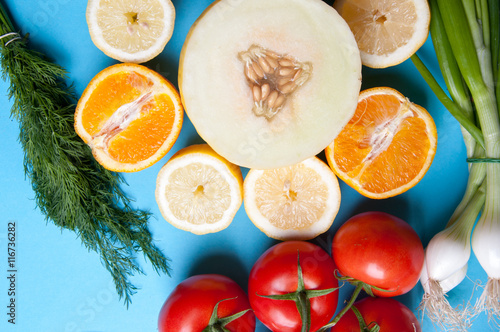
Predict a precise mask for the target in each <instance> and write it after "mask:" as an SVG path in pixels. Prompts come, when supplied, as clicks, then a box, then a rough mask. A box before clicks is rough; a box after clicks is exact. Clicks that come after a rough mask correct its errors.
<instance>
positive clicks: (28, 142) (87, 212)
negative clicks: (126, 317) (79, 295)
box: [0, 4, 170, 307]
mask: <svg viewBox="0 0 500 332" xmlns="http://www.w3.org/2000/svg"><path fill="white" fill-rule="evenodd" d="M14 31H15V29H14V26H13V24H12V22H11V21H10V18H9V17H8V15H7V12H6V11H5V8H4V7H3V6H2V5H1V4H0V35H1V36H2V39H1V41H0V54H1V59H0V62H1V67H2V72H3V78H4V79H8V80H9V81H10V88H9V98H11V99H13V107H12V110H11V116H12V117H14V118H15V119H16V120H17V121H18V122H19V126H20V135H19V142H20V143H21V146H22V148H23V151H24V169H25V173H26V175H27V177H28V178H29V179H30V181H31V184H32V187H33V190H34V192H35V199H36V204H37V206H38V207H39V209H40V210H41V212H42V213H43V214H44V215H45V216H46V218H47V220H51V221H52V222H53V223H54V224H55V225H57V226H59V227H61V228H63V229H68V230H71V231H74V232H75V233H76V234H77V235H78V237H79V238H80V239H81V241H82V243H83V245H85V247H86V248H87V249H88V250H92V251H95V252H97V253H99V254H100V255H101V261H102V264H103V265H104V266H105V267H106V269H107V270H108V271H109V272H110V273H111V276H112V278H113V281H114V283H115V286H116V290H117V292H118V294H119V296H120V298H124V301H125V304H126V305H127V307H128V305H129V304H130V302H131V295H132V294H134V293H135V292H136V287H135V286H134V285H133V284H132V283H131V282H130V281H129V277H130V276H132V275H134V274H135V273H143V271H142V270H141V269H140V267H139V265H138V264H137V262H136V260H135V258H136V253H137V252H139V251H142V252H143V254H144V256H145V258H147V259H148V260H149V261H150V262H151V264H152V265H153V267H154V269H155V271H156V272H158V273H160V272H164V273H167V274H169V272H170V268H169V264H168V259H167V258H166V257H165V256H164V255H163V253H162V252H161V251H160V250H159V249H158V248H157V247H156V246H155V245H154V244H153V240H152V236H151V233H150V232H149V230H148V227H147V222H148V219H149V216H150V214H149V213H148V212H145V211H141V210H134V209H133V208H132V206H131V202H130V199H129V198H128V197H127V196H126V195H125V193H124V192H123V191H122V190H121V189H120V184H121V183H123V179H122V177H121V176H120V175H119V174H116V173H113V172H110V171H108V170H106V169H104V168H103V167H102V166H100V165H99V164H98V163H97V162H96V161H95V159H94V157H93V156H92V152H91V150H90V148H89V147H88V146H87V145H86V144H85V143H84V142H83V141H82V140H81V139H80V138H79V137H78V136H77V135H76V133H75V130H74V111H75V105H74V101H75V100H76V98H75V93H74V91H73V89H72V88H71V87H69V86H67V85H66V84H65V82H64V80H65V78H66V74H67V73H66V71H65V70H64V69H63V68H61V67H60V66H58V65H57V64H54V63H52V62H50V61H49V60H47V58H45V57H44V56H43V55H42V54H40V53H38V52H35V51H33V50H31V49H29V48H28V47H27V44H28V36H27V35H26V36H24V37H21V36H20V35H19V34H17V33H13V32H14Z"/></svg>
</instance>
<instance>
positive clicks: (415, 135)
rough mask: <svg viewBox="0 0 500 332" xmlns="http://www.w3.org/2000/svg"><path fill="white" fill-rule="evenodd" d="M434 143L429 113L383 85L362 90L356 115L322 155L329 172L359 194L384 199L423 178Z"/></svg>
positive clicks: (435, 136) (432, 153) (432, 125)
mask: <svg viewBox="0 0 500 332" xmlns="http://www.w3.org/2000/svg"><path fill="white" fill-rule="evenodd" d="M436 145H437V132H436V126H435V124H434V121H433V119H432V117H431V116H430V114H429V113H428V112H427V111H426V110H425V109H424V108H422V107H421V106H418V105H415V104H413V103H411V102H410V101H409V100H408V99H407V98H405V97H404V96H403V95H402V94H401V93H399V92H398V91H396V90H394V89H391V88H386V87H382V88H373V89H368V90H365V91H363V92H361V94H360V96H359V102H358V107H357V108H356V112H355V114H354V116H353V117H352V119H351V120H350V121H349V123H348V124H347V126H346V127H345V128H344V129H343V130H342V131H341V133H340V134H339V135H338V136H337V138H336V139H335V140H334V141H333V142H332V143H331V144H330V145H329V146H328V147H327V149H326V150H325V153H326V157H327V160H328V163H329V165H330V167H331V168H332V169H333V171H334V172H335V173H336V174H337V175H338V176H339V177H340V178H341V179H342V180H343V181H344V182H346V183H347V184H349V185H350V186H351V187H353V188H354V189H356V190H357V191H358V192H360V193H361V194H362V195H364V196H367V197H370V198H388V197H392V196H395V195H398V194H401V193H403V192H405V191H407V190H408V189H410V188H412V187H413V186H415V185H416V184H417V183H418V182H419V181H420V180H421V179H422V177H423V176H424V174H425V173H426V172H427V170H428V169H429V167H430V165H431V163H432V160H433V158H434V154H435V152H436Z"/></svg>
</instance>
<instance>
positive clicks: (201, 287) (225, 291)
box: [158, 274, 255, 332]
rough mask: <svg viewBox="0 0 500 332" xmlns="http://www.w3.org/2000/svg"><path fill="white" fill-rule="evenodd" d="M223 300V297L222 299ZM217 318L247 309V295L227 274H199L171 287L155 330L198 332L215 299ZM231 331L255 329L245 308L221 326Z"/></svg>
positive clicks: (252, 320) (204, 323) (210, 311)
mask: <svg viewBox="0 0 500 332" xmlns="http://www.w3.org/2000/svg"><path fill="white" fill-rule="evenodd" d="M225 299H227V300H225ZM221 300H225V301H222V302H220V303H219V307H218V310H217V315H218V317H219V318H224V317H228V316H231V315H234V314H236V313H238V312H241V311H244V310H247V309H250V303H249V302H248V297H247V295H246V294H245V292H244V291H243V290H242V289H241V287H240V286H239V285H238V284H237V283H236V282H234V281H233V280H231V279H230V278H228V277H225V276H222V275H217V274H203V275H197V276H193V277H190V278H188V279H186V280H184V281H183V282H181V283H180V284H179V285H177V287H176V288H175V289H174V290H173V292H172V293H171V294H170V296H169V297H168V298H167V300H166V301H165V303H164V304H163V307H162V308H161V311H160V315H159V318H158V331H159V332H202V331H203V329H205V328H206V327H207V326H208V324H209V321H210V317H211V315H212V312H213V311H214V308H215V305H216V304H217V302H219V301H221ZM225 327H226V329H228V330H229V331H231V332H253V331H255V315H254V314H253V312H252V311H248V312H247V313H245V314H244V315H243V316H241V317H240V318H238V319H236V320H234V321H232V322H231V323H229V324H228V325H226V326H225Z"/></svg>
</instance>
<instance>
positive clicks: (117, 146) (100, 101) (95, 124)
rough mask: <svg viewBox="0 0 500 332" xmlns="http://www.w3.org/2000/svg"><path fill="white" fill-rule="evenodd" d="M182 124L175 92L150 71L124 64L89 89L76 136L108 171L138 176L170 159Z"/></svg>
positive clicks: (105, 72) (79, 109)
mask: <svg viewBox="0 0 500 332" xmlns="http://www.w3.org/2000/svg"><path fill="white" fill-rule="evenodd" d="M182 120H183V108H182V104H181V101H180V97H179V93H178V92H177V90H176V89H175V87H174V86H173V85H172V84H171V83H170V82H169V81H168V80H167V79H165V78H164V77H163V76H161V75H159V74H158V73H156V72H155V71H153V70H151V69H149V68H147V67H144V66H142V65H137V64H128V63H125V64H117V65H114V66H111V67H108V68H106V69H104V70H103V71H101V72H100V73H98V74H97V75H96V76H95V77H94V78H93V79H92V81H91V82H90V83H89V85H88V86H87V88H86V89H85V91H84V92H83V94H82V96H81V98H80V100H79V101H78V105H77V107H76V112H75V130H76V132H77V134H78V135H79V136H80V137H81V138H82V139H83V140H84V141H85V143H87V144H88V145H89V146H90V147H91V148H92V152H93V154H94V157H95V158H96V160H97V161H98V162H99V163H100V164H101V165H102V166H104V167H105V168H106V169H109V170H111V171H116V172H136V171H140V170H142V169H144V168H147V167H149V166H151V165H153V164H154V163H155V162H157V161H158V160H160V159H161V158H162V157H163V156H165V154H167V152H168V151H169V150H170V148H171V147H172V145H173V144H174V143H175V141H176V140H177V137H178V136H179V133H180V130H181V127H182Z"/></svg>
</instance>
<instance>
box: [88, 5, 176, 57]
mask: <svg viewBox="0 0 500 332" xmlns="http://www.w3.org/2000/svg"><path fill="white" fill-rule="evenodd" d="M174 21H175V8H174V6H173V4H172V2H171V1H170V0H141V1H135V0H115V1H105V0H89V2H88V5H87V23H88V27H89V32H90V36H91V38H92V41H93V42H94V44H95V45H96V46H97V47H98V48H99V49H101V50H102V51H103V52H104V53H105V54H107V55H108V56H110V57H112V58H114V59H117V60H120V61H122V62H134V63H142V62H146V61H148V60H150V59H152V58H154V57H155V56H157V55H158V54H159V53H161V51H162V50H163V49H164V48H165V45H166V44H167V42H168V41H169V40H170V38H171V36H172V33H173V29H174Z"/></svg>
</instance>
